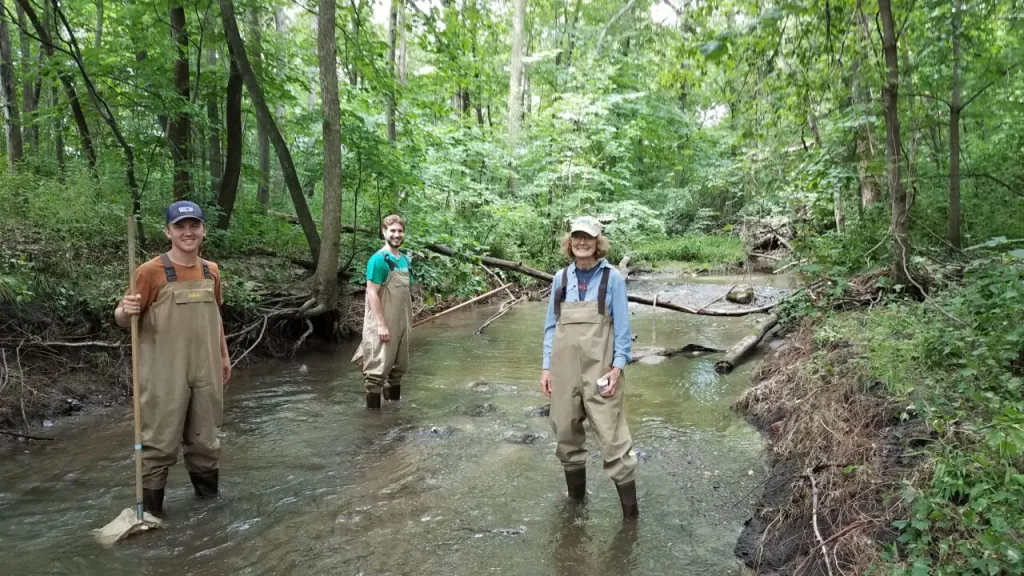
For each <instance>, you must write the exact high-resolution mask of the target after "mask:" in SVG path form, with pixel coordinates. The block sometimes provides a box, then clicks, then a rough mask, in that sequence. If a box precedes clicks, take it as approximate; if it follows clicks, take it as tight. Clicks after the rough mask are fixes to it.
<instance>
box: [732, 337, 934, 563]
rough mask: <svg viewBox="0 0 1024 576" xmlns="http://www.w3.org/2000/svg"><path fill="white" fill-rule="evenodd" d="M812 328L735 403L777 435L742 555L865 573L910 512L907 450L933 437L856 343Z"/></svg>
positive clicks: (776, 356) (767, 364)
mask: <svg viewBox="0 0 1024 576" xmlns="http://www.w3.org/2000/svg"><path fill="white" fill-rule="evenodd" d="M813 336H814V328H813V326H810V325H805V326H802V327H801V328H800V329H799V330H798V331H797V332H796V333H795V334H793V335H792V337H791V338H790V340H789V341H788V342H787V343H786V344H785V345H783V346H782V347H780V348H778V349H777V350H775V351H773V352H771V353H769V355H768V356H767V357H766V359H765V361H764V363H763V364H762V365H761V367H760V368H759V369H758V371H757V372H756V374H755V377H754V385H753V387H752V388H750V389H749V390H748V391H747V392H746V393H745V394H744V395H743V396H742V397H741V398H740V399H739V400H737V401H736V402H735V404H734V405H733V408H734V409H735V410H737V411H739V412H740V413H742V414H744V415H745V417H746V418H747V420H748V422H750V423H751V424H753V425H754V426H756V427H757V428H759V429H760V430H761V432H762V434H763V435H764V436H765V438H766V440H767V442H768V450H767V452H766V455H765V460H766V465H767V468H768V470H769V473H768V475H767V477H766V479H765V481H764V484H763V488H762V489H760V496H759V498H758V501H757V504H756V506H755V508H754V511H753V515H752V516H751V517H750V518H749V519H748V520H747V521H746V523H745V524H744V528H743V532H742V534H741V535H740V537H739V540H738V541H737V544H736V548H735V553H736V555H737V556H738V557H739V558H740V559H741V560H742V561H743V562H744V563H745V564H746V566H747V567H749V568H751V569H753V570H755V571H756V573H758V574H765V575H784V574H821V575H825V574H830V573H834V574H838V573H848V574H853V573H856V574H860V573H863V571H864V570H865V569H866V568H868V567H869V566H871V565H872V564H873V563H875V562H876V561H877V560H878V558H879V554H880V552H881V549H882V546H883V544H884V543H886V542H889V541H891V540H892V539H893V538H894V532H893V531H892V529H891V524H892V522H893V521H895V520H897V519H900V518H903V517H905V516H906V510H905V509H904V507H903V506H902V504H901V502H902V501H901V500H900V499H899V498H891V499H890V498H889V497H890V496H892V495H894V494H897V493H898V492H899V490H900V481H901V479H902V478H904V477H906V476H907V475H908V473H909V471H910V470H911V468H912V467H913V466H914V465H915V462H914V461H912V460H910V459H908V458H907V457H906V456H905V455H904V453H905V452H906V451H907V450H908V449H913V448H914V446H909V445H908V443H909V442H910V440H908V439H913V438H922V437H926V436H927V433H926V429H925V427H924V426H923V425H922V424H921V423H919V422H916V421H914V420H910V421H909V422H901V421H900V420H899V418H898V417H897V416H898V415H899V413H900V412H899V410H897V409H896V408H897V407H895V406H893V405H891V404H890V403H889V401H887V400H886V399H885V398H882V397H881V396H879V395H878V394H876V392H877V391H878V388H879V384H878V383H877V382H874V381H873V380H872V379H871V378H870V375H869V374H868V373H867V371H866V369H865V367H864V363H863V362H860V361H858V360H859V359H860V358H861V357H862V352H861V351H860V350H858V348H857V347H856V346H855V345H854V344H853V343H851V342H849V341H844V340H840V341H832V342H827V343H816V342H815V340H814V338H813Z"/></svg>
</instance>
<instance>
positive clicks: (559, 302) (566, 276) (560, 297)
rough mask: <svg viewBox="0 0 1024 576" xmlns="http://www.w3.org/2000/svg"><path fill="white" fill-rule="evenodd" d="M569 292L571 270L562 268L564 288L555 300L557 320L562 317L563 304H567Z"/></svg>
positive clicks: (555, 296)
mask: <svg viewBox="0 0 1024 576" xmlns="http://www.w3.org/2000/svg"><path fill="white" fill-rule="evenodd" d="M568 290H569V268H568V267H566V268H562V286H561V287H560V288H559V289H558V292H557V293H556V294H555V295H554V299H555V318H558V317H559V316H561V315H562V302H565V296H566V293H567V292H568Z"/></svg>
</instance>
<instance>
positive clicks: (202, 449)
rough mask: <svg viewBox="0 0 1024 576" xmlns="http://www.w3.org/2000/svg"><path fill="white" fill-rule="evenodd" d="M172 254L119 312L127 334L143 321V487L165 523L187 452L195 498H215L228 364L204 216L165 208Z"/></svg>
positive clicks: (144, 277)
mask: <svg viewBox="0 0 1024 576" xmlns="http://www.w3.org/2000/svg"><path fill="white" fill-rule="evenodd" d="M164 235H165V236H167V238H168V239H169V240H170V241H171V249H170V251H168V252H165V253H163V254H161V255H160V256H158V257H156V258H153V259H152V260H150V261H148V262H146V263H144V264H142V265H141V266H139V267H138V269H137V270H136V272H135V285H136V294H126V295H125V297H124V299H123V300H121V303H120V304H119V305H118V306H117V309H116V310H114V320H115V321H116V322H117V325H118V326H120V327H122V328H128V327H130V326H131V316H132V315H139V350H138V354H139V381H140V383H141V388H142V391H141V395H140V401H141V404H142V418H141V424H142V487H143V502H142V503H143V507H144V508H145V510H146V512H149V513H151V514H154V515H156V516H163V500H164V485H165V484H166V483H167V472H168V470H169V469H170V467H171V466H172V465H174V463H175V462H177V460H178V451H179V450H180V449H181V447H182V446H183V447H184V452H185V468H187V469H188V475H189V478H190V479H191V480H192V486H193V487H194V488H195V493H196V496H198V497H200V498H208V497H211V496H215V495H216V494H217V484H218V476H219V468H218V461H219V460H220V440H219V439H218V436H217V434H218V432H219V431H220V426H221V420H222V418H223V412H224V385H225V384H227V381H228V379H230V378H231V358H230V356H229V355H228V346H227V341H226V340H225V339H224V324H223V322H222V320H221V317H220V305H221V304H223V300H222V298H221V279H220V269H219V268H218V267H217V265H216V264H214V263H213V262H210V261H208V260H203V259H202V258H200V257H199V247H200V245H202V242H203V237H204V236H205V235H206V225H205V223H204V220H203V211H202V209H200V208H199V206H197V205H196V204H194V203H192V202H188V201H179V202H175V203H173V204H171V205H170V207H168V208H167V227H166V228H164Z"/></svg>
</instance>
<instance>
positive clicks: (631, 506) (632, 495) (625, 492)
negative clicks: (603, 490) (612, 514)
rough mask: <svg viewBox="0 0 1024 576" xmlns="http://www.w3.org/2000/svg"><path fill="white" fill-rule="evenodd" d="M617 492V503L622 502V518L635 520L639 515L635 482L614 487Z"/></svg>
mask: <svg viewBox="0 0 1024 576" xmlns="http://www.w3.org/2000/svg"><path fill="white" fill-rule="evenodd" d="M615 489H616V490H618V491H619V501H620V502H622V517H623V518H627V519H628V518H636V517H637V516H639V515H640V508H639V507H638V506H637V504H636V482H626V483H625V484H619V485H616V486H615Z"/></svg>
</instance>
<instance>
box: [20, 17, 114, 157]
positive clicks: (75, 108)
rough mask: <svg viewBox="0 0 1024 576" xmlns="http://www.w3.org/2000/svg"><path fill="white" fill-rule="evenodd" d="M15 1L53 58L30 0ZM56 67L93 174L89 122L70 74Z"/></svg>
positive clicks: (45, 30)
mask: <svg viewBox="0 0 1024 576" xmlns="http://www.w3.org/2000/svg"><path fill="white" fill-rule="evenodd" d="M16 1H17V2H18V5H19V6H21V9H22V10H23V11H24V12H25V15H26V16H27V17H28V19H29V21H30V22H31V23H32V27H33V28H34V29H35V31H36V35H37V36H38V37H39V38H41V39H42V40H43V41H42V43H41V44H42V46H43V50H44V51H45V52H46V57H47V58H50V59H53V57H54V49H53V40H52V38H53V37H52V36H51V34H50V31H49V29H48V27H44V26H43V23H42V22H40V21H39V16H37V15H36V11H35V9H34V8H33V7H32V4H31V2H30V0H16ZM46 7H47V8H46V9H47V11H48V12H49V7H50V3H49V2H47V3H46ZM55 64H56V63H55ZM57 67H58V69H61V71H60V72H58V74H57V76H58V77H59V78H60V82H61V84H63V85H64V92H65V93H66V94H67V98H68V104H70V105H71V115H72V116H73V117H74V119H75V125H76V126H77V127H78V136H79V138H80V139H81V141H82V155H83V156H84V157H85V163H86V165H87V166H88V167H89V170H90V171H91V172H92V173H93V174H94V175H95V174H96V149H95V148H93V145H92V135H91V134H90V133H89V123H88V122H86V120H85V112H84V111H83V110H82V104H81V102H79V100H78V92H77V91H76V90H75V84H74V82H73V80H72V77H71V74H69V73H68V72H67V71H66V70H63V69H62V67H61V66H59V65H58V66H57ZM59 149H60V150H61V151H60V152H58V154H61V155H63V144H62V145H61V146H60V147H59ZM60 163H61V165H63V158H60Z"/></svg>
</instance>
